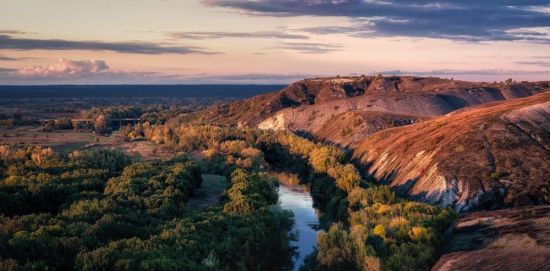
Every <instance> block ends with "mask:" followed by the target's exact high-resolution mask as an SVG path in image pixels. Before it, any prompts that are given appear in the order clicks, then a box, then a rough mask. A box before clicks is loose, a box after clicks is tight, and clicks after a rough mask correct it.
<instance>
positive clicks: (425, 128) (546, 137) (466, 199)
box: [353, 92, 550, 212]
mask: <svg viewBox="0 0 550 271" xmlns="http://www.w3.org/2000/svg"><path fill="white" fill-rule="evenodd" d="M353 156H354V158H355V159H356V160H357V162H358V163H360V164H361V165H363V170H364V172H365V173H367V174H369V175H371V176H373V177H375V178H376V179H377V180H380V181H381V182H386V183H388V184H390V185H391V186H392V187H394V188H395V189H396V190H397V191H398V192H399V193H400V194H403V195H407V196H408V197H410V198H414V199H417V200H421V201H425V202H430V203H432V204H440V205H443V206H451V207H453V208H455V209H456V210H457V211H459V212H464V211H471V210H475V209H493V208H501V207H504V206H522V205H528V204H540V203H548V202H550V183H549V179H548V173H549V172H550V163H548V162H549V161H550V92H545V93H541V94H537V95H534V96H531V97H528V98H521V99H513V100H509V101H504V102H496V103H490V104H485V105H480V106H475V107H471V108H466V109H462V110H459V111H456V112H453V113H450V114H448V115H445V116H441V117H437V118H434V119H432V120H428V121H424V122H421V123H417V124H413V125H410V126H407V127H400V128H392V129H386V130H384V131H381V132H378V133H376V134H374V135H372V136H370V137H368V138H366V139H364V140H363V141H362V142H360V143H359V144H358V145H357V147H356V148H355V150H354V153H353Z"/></svg>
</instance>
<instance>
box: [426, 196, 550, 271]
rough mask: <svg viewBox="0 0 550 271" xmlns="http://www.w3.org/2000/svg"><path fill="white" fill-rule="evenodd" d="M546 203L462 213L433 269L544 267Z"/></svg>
mask: <svg viewBox="0 0 550 271" xmlns="http://www.w3.org/2000/svg"><path fill="white" fill-rule="evenodd" d="M548 217H550V206H538V207H527V208H520V209H506V210H498V211H488V212H477V213H469V214H466V215H463V216H462V217H461V218H460V219H459V220H457V221H456V222H455V225H454V226H453V227H452V235H451V236H449V242H448V243H447V245H446V246H445V249H444V253H443V256H442V257H441V259H439V261H438V262H437V264H436V265H435V266H434V267H433V268H432V270H433V271H462V270H464V271H466V270H487V271H492V270H495V271H496V270H498V271H516V270H548V269H549V268H550V267H549V265H548V263H549V259H548V255H550V219H548Z"/></svg>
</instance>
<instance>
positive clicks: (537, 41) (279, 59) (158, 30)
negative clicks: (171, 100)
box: [0, 0, 550, 85]
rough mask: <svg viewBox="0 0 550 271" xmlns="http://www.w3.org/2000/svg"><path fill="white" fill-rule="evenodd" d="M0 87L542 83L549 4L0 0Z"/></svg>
mask: <svg viewBox="0 0 550 271" xmlns="http://www.w3.org/2000/svg"><path fill="white" fill-rule="evenodd" d="M0 18H1V19H0V85H6V84H10V85H12V84H13V85H21V84H24V85H26V84H28V85H31V84H32V85H35V84H208V83H210V84H233V83H235V84H281V83H290V82H292V81H295V80H299V79H303V78H308V77H317V76H334V75H342V76H343V75H363V74H364V75H373V74H378V73H383V74H388V75H393V74H395V75H418V76H438V77H445V78H455V79H464V80H473V81H491V82H492V81H501V80H505V79H507V78H513V79H515V80H550V0H482V1H481V0H440V1H430V0H400V1H392V0H302V1H298V0H227V1H222V0H94V1H91V0H48V1H45V0H2V1H0Z"/></svg>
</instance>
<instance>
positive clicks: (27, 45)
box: [0, 34, 214, 55]
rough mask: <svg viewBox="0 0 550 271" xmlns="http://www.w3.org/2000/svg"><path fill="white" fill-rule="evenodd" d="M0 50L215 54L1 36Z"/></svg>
mask: <svg viewBox="0 0 550 271" xmlns="http://www.w3.org/2000/svg"><path fill="white" fill-rule="evenodd" d="M0 49H14V50H87V51H112V52H118V53H132V54H147V55H160V54H183V55H185V54H213V53H214V52H208V51H205V50H203V49H202V48H198V47H192V46H165V45H159V44H156V43H151V42H103V41H73V40H62V39H30V38H17V37H13V36H10V35H1V34H0Z"/></svg>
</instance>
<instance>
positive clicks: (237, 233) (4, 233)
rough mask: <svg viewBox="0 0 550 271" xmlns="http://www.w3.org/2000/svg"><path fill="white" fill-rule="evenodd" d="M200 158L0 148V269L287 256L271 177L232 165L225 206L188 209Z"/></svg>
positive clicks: (202, 263) (164, 265)
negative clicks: (157, 158)
mask: <svg viewBox="0 0 550 271" xmlns="http://www.w3.org/2000/svg"><path fill="white" fill-rule="evenodd" d="M201 181H202V179H201V172H200V170H199V166H198V165H196V164H195V163H194V162H191V161H189V160H188V159H187V158H185V157H177V158H175V159H173V160H171V161H167V162H140V161H133V160H131V159H130V158H129V157H127V156H126V155H124V154H123V153H121V152H118V151H112V150H94V151H75V152H72V153H70V154H68V155H65V156H60V155H58V154H56V153H54V152H53V151H52V150H51V149H48V148H41V147H27V148H19V149H14V148H9V147H7V146H0V270H74V269H76V270H269V269H270V268H273V269H279V268H282V266H288V265H289V264H290V262H289V258H290V255H291V252H292V251H291V250H290V249H289V247H288V241H289V234H288V232H289V230H290V228H291V226H292V223H293V220H292V216H291V214H289V213H288V212H284V211H281V210H280V209H278V208H276V207H275V206H274V204H275V203H276V202H277V194H276V190H275V185H276V183H275V182H274V181H273V180H272V179H270V178H268V177H267V176H264V175H262V174H260V173H254V172H247V171H245V170H235V171H234V172H233V173H232V175H231V179H230V183H229V184H228V187H229V189H228V190H227V191H226V193H225V196H224V197H223V201H222V204H221V205H220V206H217V207H212V208H209V209H201V210H192V209H190V208H188V207H187V204H186V202H187V199H188V198H189V197H190V196H192V194H193V191H194V189H195V188H197V187H198V186H199V185H200V184H201Z"/></svg>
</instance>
